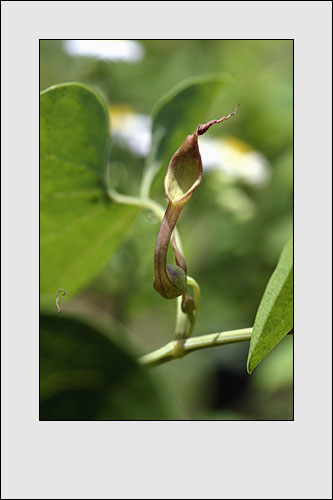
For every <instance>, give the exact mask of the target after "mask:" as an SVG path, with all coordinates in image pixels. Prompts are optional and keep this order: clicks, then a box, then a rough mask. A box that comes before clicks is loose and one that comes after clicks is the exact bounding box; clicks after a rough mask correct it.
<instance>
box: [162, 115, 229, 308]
mask: <svg viewBox="0 0 333 500" xmlns="http://www.w3.org/2000/svg"><path fill="white" fill-rule="evenodd" d="M236 112H237V108H236V109H235V111H234V112H233V113H230V114H229V115H227V116H223V117H222V118H220V119H219V120H211V121H210V122H208V123H206V124H204V125H198V127H197V129H196V131H195V132H194V134H192V135H188V136H187V137H186V139H185V141H184V142H183V144H182V145H181V146H180V148H179V149H178V150H177V151H176V152H175V154H174V155H173V157H172V158H171V160H170V163H169V166H168V170H167V173H166V176H165V179H164V189H165V193H166V195H167V197H168V200H169V203H168V207H167V209H166V212H165V214H164V217H163V220H162V223H161V227H160V230H159V233H158V237H157V242H156V247H155V253H154V282H153V285H154V288H155V290H156V291H157V292H158V293H160V294H161V295H162V297H164V298H166V299H174V298H176V297H178V296H180V295H184V294H185V297H184V299H185V300H184V301H183V310H185V311H186V309H187V308H188V307H190V301H189V297H188V298H187V266H186V261H185V258H184V257H183V255H182V254H181V252H180V251H179V249H178V248H177V245H176V242H175V239H174V238H173V242H172V245H173V250H174V254H175V259H176V264H177V265H168V264H167V252H168V246H169V242H170V238H171V235H172V232H173V230H174V228H175V226H176V223H177V220H178V217H179V215H180V213H181V211H182V210H183V208H184V206H185V205H186V203H187V202H188V201H189V199H190V198H191V196H192V194H193V191H194V190H195V188H197V187H198V186H199V184H200V182H201V180H202V174H203V171H202V162H201V156H200V151H199V146H198V135H203V134H204V133H205V132H206V131H207V130H208V129H209V128H210V127H211V126H212V125H213V124H214V123H220V122H222V121H224V120H227V119H228V118H230V117H231V116H234V115H235V114H236ZM186 304H188V305H186Z"/></svg>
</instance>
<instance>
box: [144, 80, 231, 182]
mask: <svg viewBox="0 0 333 500" xmlns="http://www.w3.org/2000/svg"><path fill="white" fill-rule="evenodd" d="M229 81H230V78H229V77H227V76H226V75H221V74H213V75H206V76H198V77H192V78H189V79H187V80H184V81H182V82H180V83H179V84H178V85H176V86H175V87H174V88H173V89H171V90H170V92H168V93H167V94H166V95H165V96H164V97H162V98H161V99H160V101H158V103H157V104H156V105H155V107H154V109H153V111H152V117H153V141H152V148H151V152H150V158H149V164H148V168H149V169H152V171H153V172H154V173H156V172H157V171H158V170H159V169H160V168H161V167H163V169H162V171H161V172H160V174H159V175H158V176H157V178H156V179H155V182H154V186H156V187H157V186H162V185H163V177H164V175H165V168H166V167H167V166H168V163H169V161H170V159H171V157H172V155H173V154H174V153H175V152H176V150H177V149H178V148H179V146H180V145H181V144H182V143H183V142H184V140H185V138H186V136H187V135H189V134H192V133H193V132H194V131H195V129H196V127H197V125H198V124H199V123H205V122H207V121H209V120H211V119H213V118H219V116H217V117H215V116H212V115H211V108H212V105H213V104H214V102H215V100H216V98H217V96H218V94H219V93H220V92H221V90H222V89H223V86H224V85H225V84H226V83H228V82H229ZM233 104H234V103H232V104H231V106H232V105H233ZM221 114H222V113H221Z"/></svg>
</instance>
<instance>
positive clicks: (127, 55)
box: [65, 40, 144, 63]
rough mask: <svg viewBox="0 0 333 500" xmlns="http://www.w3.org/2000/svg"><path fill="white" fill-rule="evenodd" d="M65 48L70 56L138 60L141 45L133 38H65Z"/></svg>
mask: <svg viewBox="0 0 333 500" xmlns="http://www.w3.org/2000/svg"><path fill="white" fill-rule="evenodd" d="M65 50H66V51H67V52H68V53H69V54H70V55H72V56H90V57H95V58H97V59H108V60H110V61H125V62H129V63H130V62H139V61H141V60H142V58H143V56H144V49H143V47H142V45H141V44H140V43H139V42H137V41H134V40H66V41H65Z"/></svg>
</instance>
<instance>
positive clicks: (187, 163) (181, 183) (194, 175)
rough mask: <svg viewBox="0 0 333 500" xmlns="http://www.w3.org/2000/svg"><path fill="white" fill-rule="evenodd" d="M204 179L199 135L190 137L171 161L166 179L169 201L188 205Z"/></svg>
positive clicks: (165, 185)
mask: <svg viewBox="0 0 333 500" xmlns="http://www.w3.org/2000/svg"><path fill="white" fill-rule="evenodd" d="M201 179H202V162H201V156H200V151H199V146H198V134H197V131H195V133H194V134H192V135H188V136H187V137H186V139H185V141H184V142H183V144H182V145H181V146H180V148H179V149H178V150H177V151H176V152H175V154H174V155H173V157H172V158H171V160H170V163H169V166H168V170H167V173H166V176H165V179H164V188H165V193H166V195H167V197H168V199H169V201H171V202H174V203H184V204H185V203H186V202H187V201H188V200H189V198H190V197H191V195H192V193H193V191H194V189H195V188H196V187H197V186H198V185H199V184H200V182H201Z"/></svg>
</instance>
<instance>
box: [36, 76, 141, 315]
mask: <svg viewBox="0 0 333 500" xmlns="http://www.w3.org/2000/svg"><path fill="white" fill-rule="evenodd" d="M109 146H110V132H109V120H108V112H107V109H106V107H105V104H104V103H103V101H102V100H101V98H100V97H99V96H98V95H97V94H96V93H95V92H94V91H92V90H91V89H90V88H88V87H86V86H85V85H81V84H78V83H68V84H62V85H57V86H54V87H51V88H49V89H48V90H46V91H44V92H42V93H41V97H40V289H41V302H42V304H43V305H46V304H50V303H51V302H54V300H55V293H56V291H57V290H58V289H59V288H64V289H66V290H67V292H68V294H69V295H73V294H75V293H76V292H77V291H78V290H80V288H82V287H83V286H85V285H86V284H87V283H88V282H89V281H90V280H91V279H92V278H93V277H94V276H95V275H96V273H97V272H98V271H99V270H100V269H101V268H102V267H103V265H104V264H105V263H106V261H107V260H108V258H109V256H110V255H111V254H112V252H113V251H114V250H115V249H116V248H117V246H118V245H119V244H120V243H121V241H122V238H123V236H124V234H125V231H126V229H127V227H128V225H129V222H130V221H131V220H132V219H133V217H134V215H135V213H136V210H135V209H133V208H129V207H124V206H117V205H114V204H112V203H111V202H110V201H109V200H108V198H107V196H106V192H105V189H104V182H103V178H104V172H105V166H106V162H107V161H108V154H109Z"/></svg>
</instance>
